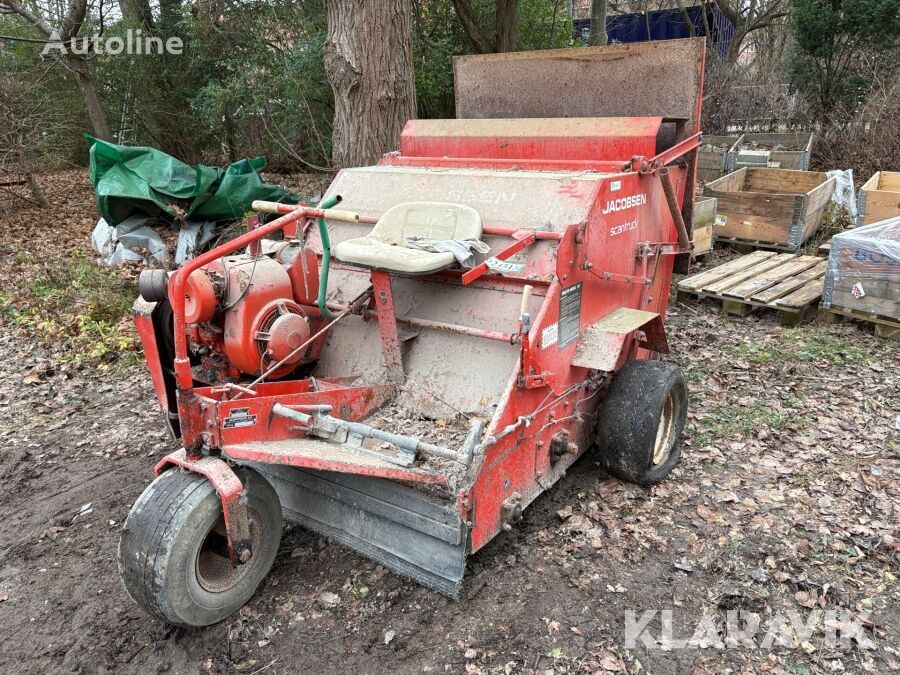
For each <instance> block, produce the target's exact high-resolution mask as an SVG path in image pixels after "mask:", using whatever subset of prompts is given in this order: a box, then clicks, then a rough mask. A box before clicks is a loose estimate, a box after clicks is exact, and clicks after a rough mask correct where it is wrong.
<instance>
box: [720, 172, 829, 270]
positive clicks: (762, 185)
mask: <svg viewBox="0 0 900 675" xmlns="http://www.w3.org/2000/svg"><path fill="white" fill-rule="evenodd" d="M835 183H836V179H835V178H828V176H827V175H826V174H825V173H821V172H818V171H792V170H787V169H747V168H743V169H738V170H737V171H735V172H734V173H730V174H728V175H727V176H723V177H722V178H720V179H718V180H716V181H713V182H712V183H708V184H707V185H706V186H704V188H703V194H704V195H705V196H707V197H715V198H716V199H718V200H719V203H718V206H717V214H718V216H719V217H718V222H717V224H716V228H715V229H716V239H717V241H727V242H732V243H739V244H750V245H751V246H754V247H758V248H774V249H778V250H783V251H791V252H796V251H798V250H799V249H800V246H802V245H803V242H805V241H806V240H807V239H809V237H810V236H812V235H813V234H814V233H815V232H816V230H818V229H819V226H820V225H821V224H822V215H823V214H824V213H825V209H826V208H827V207H828V204H829V202H830V201H831V195H832V193H834V187H835Z"/></svg>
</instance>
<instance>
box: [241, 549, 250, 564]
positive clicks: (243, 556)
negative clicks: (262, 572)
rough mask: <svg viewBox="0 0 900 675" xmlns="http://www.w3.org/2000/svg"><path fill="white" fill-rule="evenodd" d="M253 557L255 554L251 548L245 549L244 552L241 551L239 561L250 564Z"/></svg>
mask: <svg viewBox="0 0 900 675" xmlns="http://www.w3.org/2000/svg"><path fill="white" fill-rule="evenodd" d="M252 557H253V552H252V551H251V550H250V549H249V548H245V549H244V550H243V551H241V552H240V553H239V554H238V560H240V561H241V562H242V563H248V562H250V558H252Z"/></svg>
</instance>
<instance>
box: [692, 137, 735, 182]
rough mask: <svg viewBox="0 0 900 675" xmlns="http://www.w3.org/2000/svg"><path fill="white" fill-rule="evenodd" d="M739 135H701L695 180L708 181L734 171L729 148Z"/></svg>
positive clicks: (732, 158)
mask: <svg viewBox="0 0 900 675" xmlns="http://www.w3.org/2000/svg"><path fill="white" fill-rule="evenodd" d="M740 138H741V137H740V136H707V135H706V134H704V135H703V142H702V144H701V145H700V159H699V160H698V162H697V180H698V181H699V182H701V183H709V182H711V181H714V180H716V179H717V178H721V177H722V176H724V175H726V174H729V173H731V172H732V171H734V165H733V162H734V154H733V153H732V152H731V149H732V148H733V147H734V146H735V144H736V143H737V142H738V141H739V140H740Z"/></svg>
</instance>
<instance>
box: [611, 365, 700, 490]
mask: <svg viewBox="0 0 900 675" xmlns="http://www.w3.org/2000/svg"><path fill="white" fill-rule="evenodd" d="M687 400H688V395H687V384H686V382H685V379H684V374H683V373H682V372H681V369H680V368H679V367H678V366H676V365H673V364H671V363H663V362H662V361H630V362H628V363H626V364H625V366H624V367H623V368H622V369H621V370H620V371H619V372H618V373H616V375H615V377H614V378H613V381H612V384H610V386H609V393H608V395H607V397H606V400H605V401H604V402H603V406H602V407H601V409H600V416H599V418H598V420H597V441H598V444H599V446H600V453H601V457H602V460H603V462H604V464H605V465H606V468H607V469H608V470H609V472H610V473H611V474H612V475H614V476H616V477H617V478H621V479H622V480H626V481H628V482H630V483H637V484H638V485H654V484H655V483H658V482H660V481H661V480H662V479H663V478H665V477H666V476H667V475H669V472H670V471H671V470H672V468H673V467H674V466H675V464H677V463H678V459H679V458H680V457H681V432H682V431H683V430H684V423H685V420H686V419H687Z"/></svg>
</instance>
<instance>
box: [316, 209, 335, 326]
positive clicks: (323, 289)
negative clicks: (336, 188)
mask: <svg viewBox="0 0 900 675" xmlns="http://www.w3.org/2000/svg"><path fill="white" fill-rule="evenodd" d="M339 201H341V198H340V197H338V196H334V197H332V198H331V199H326V200H325V201H324V202H319V205H318V206H317V207H316V208H319V209H330V208H331V207H332V206H334V205H335V204H337V203H338V202H339ZM318 222H319V238H320V239H321V240H322V267H321V269H320V270H319V298H318V300H317V301H316V304H317V305H318V307H319V311H320V312H322V316H324V317H325V318H326V319H333V318H334V317H335V315H334V314H332V313H331V312H330V311H329V309H328V307H326V306H325V295H326V294H327V293H328V266H329V265H330V264H331V239H329V237H328V226H327V225H326V224H325V219H324V218H319V221H318Z"/></svg>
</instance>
